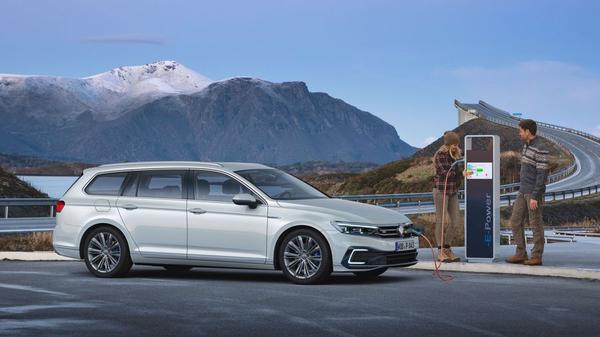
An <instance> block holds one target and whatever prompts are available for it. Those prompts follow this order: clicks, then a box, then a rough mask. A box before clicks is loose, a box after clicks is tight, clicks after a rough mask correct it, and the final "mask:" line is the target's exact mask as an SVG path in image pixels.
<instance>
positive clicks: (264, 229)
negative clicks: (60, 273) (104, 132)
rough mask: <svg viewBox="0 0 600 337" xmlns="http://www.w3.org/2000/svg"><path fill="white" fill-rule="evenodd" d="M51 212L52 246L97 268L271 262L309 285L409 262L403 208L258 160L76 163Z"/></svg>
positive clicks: (263, 265) (109, 272)
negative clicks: (339, 194) (330, 192)
mask: <svg viewBox="0 0 600 337" xmlns="http://www.w3.org/2000/svg"><path fill="white" fill-rule="evenodd" d="M56 212H57V216H56V228H55V229H54V242H53V243H54V249H55V251H56V252H57V253H58V254H60V255H63V256H68V257H72V258H77V259H84V260H85V264H86V266H87V268H88V269H89V270H90V272H92V273H93V274H94V275H96V276H98V277H114V276H121V275H124V274H125V273H127V272H128V271H129V269H130V268H131V266H132V264H140V265H158V266H163V267H165V268H166V269H167V270H173V271H187V270H189V269H191V268H192V267H230V268H253V269H275V270H282V271H283V273H284V274H285V276H286V277H287V278H288V279H290V280H291V281H293V282H296V283H300V284H309V283H315V282H319V281H322V280H324V279H325V278H327V277H328V276H329V274H330V273H331V272H352V273H354V274H356V275H357V276H361V277H376V276H378V275H380V274H381V273H383V272H385V271H386V270H387V268H388V267H404V266H409V265H413V264H415V263H416V262H417V260H416V257H417V248H418V237H417V236H415V235H413V231H412V224H411V222H410V220H409V219H408V218H407V217H406V216H404V215H403V214H401V213H398V212H396V211H392V210H389V209H385V208H382V207H378V206H373V205H367V204H362V203H358V202H354V201H347V200H341V199H334V198H330V197H328V196H327V195H325V194H323V193H322V192H320V191H318V190H317V189H315V188H314V187H312V186H310V185H309V184H307V183H305V182H303V181H302V180H300V179H298V178H295V177H294V176H292V175H289V174H287V173H285V172H283V171H280V170H277V169H274V168H271V167H268V166H264V165H260V164H248V163H202V162H140V163H124V164H110V165H102V166H99V167H95V168H90V169H86V170H85V171H84V172H83V175H82V176H81V177H80V178H79V179H78V180H77V181H76V182H75V183H74V184H73V186H71V188H70V189H69V190H68V191H67V192H66V193H65V194H64V196H63V197H62V199H61V200H60V201H58V203H57V206H56Z"/></svg>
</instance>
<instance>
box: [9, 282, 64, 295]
mask: <svg viewBox="0 0 600 337" xmlns="http://www.w3.org/2000/svg"><path fill="white" fill-rule="evenodd" d="M0 288H5V289H14V290H23V291H31V292H34V293H40V294H49V295H57V296H70V295H69V294H66V293H61V292H59V291H52V290H46V289H42V288H35V287H28V286H22V285H18V284H8V283H0Z"/></svg>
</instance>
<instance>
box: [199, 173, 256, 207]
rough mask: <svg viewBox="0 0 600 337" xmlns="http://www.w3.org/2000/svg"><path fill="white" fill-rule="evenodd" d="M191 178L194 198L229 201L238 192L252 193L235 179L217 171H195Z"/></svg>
mask: <svg viewBox="0 0 600 337" xmlns="http://www.w3.org/2000/svg"><path fill="white" fill-rule="evenodd" d="M193 180H194V198H195V199H196V200H209V201H223V202H229V201H231V200H232V199H233V196H234V195H236V194H239V193H248V194H252V195H254V193H252V192H251V191H250V190H249V189H248V188H246V187H245V186H244V185H242V184H240V183H239V182H238V181H237V180H235V179H233V178H231V177H229V176H228V175H225V174H222V173H218V172H210V171H195V172H194V178H193Z"/></svg>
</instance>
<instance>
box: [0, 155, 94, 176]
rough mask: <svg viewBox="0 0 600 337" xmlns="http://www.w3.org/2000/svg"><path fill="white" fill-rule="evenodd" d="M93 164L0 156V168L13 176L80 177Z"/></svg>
mask: <svg viewBox="0 0 600 337" xmlns="http://www.w3.org/2000/svg"><path fill="white" fill-rule="evenodd" d="M92 166H96V165H94V164H86V163H77V162H61V161H55V160H48V159H44V158H39V157H32V156H20V155H9V154H0V167H2V168H3V169H4V170H6V171H8V172H12V173H15V174H40V175H80V174H81V172H82V171H83V170H84V169H86V168H88V167H92Z"/></svg>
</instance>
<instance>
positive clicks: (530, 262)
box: [523, 256, 542, 266]
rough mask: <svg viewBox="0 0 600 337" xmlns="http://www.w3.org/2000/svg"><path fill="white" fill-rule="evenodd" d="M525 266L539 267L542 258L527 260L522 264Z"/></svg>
mask: <svg viewBox="0 0 600 337" xmlns="http://www.w3.org/2000/svg"><path fill="white" fill-rule="evenodd" d="M523 264H524V265H526V266H541V265H542V258H541V257H535V256H534V257H532V258H531V259H527V260H525V261H524V262H523Z"/></svg>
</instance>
